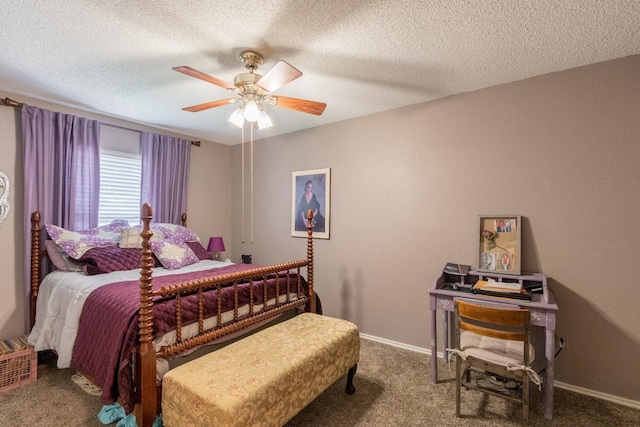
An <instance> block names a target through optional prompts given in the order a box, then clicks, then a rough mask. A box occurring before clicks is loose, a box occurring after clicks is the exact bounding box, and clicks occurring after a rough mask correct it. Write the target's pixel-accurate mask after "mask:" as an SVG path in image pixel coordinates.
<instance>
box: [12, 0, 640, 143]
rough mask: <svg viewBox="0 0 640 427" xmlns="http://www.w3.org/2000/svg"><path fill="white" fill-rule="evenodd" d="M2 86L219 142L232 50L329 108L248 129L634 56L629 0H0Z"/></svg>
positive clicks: (637, 37)
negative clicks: (255, 58)
mask: <svg viewBox="0 0 640 427" xmlns="http://www.w3.org/2000/svg"><path fill="white" fill-rule="evenodd" d="M0 1H1V3H0V4H1V9H2V13H1V16H0V40H1V43H0V46H1V48H0V90H2V91H5V92H8V93H12V94H16V96H15V100H17V101H20V97H19V96H18V95H25V96H29V97H34V98H37V99H43V100H47V101H51V102H55V103H58V104H63V105H68V106H73V107H77V108H80V109H85V110H88V111H93V112H99V113H104V114H107V115H110V116H114V117H120V118H126V119H128V120H131V121H134V122H140V123H144V124H149V125H152V126H156V127H159V128H161V129H166V130H172V131H176V132H180V133H184V134H187V135H189V136H191V137H193V138H196V139H206V140H212V141H217V142H221V143H224V144H236V143H239V142H240V131H239V129H238V128H236V127H234V126H233V125H231V124H230V123H228V122H227V118H228V117H229V115H230V114H231V113H232V112H233V110H234V108H235V106H233V105H227V106H223V107H218V108H214V109H210V110H206V111H202V112H198V113H190V112H185V111H182V109H181V108H182V107H186V106H191V105H194V104H200V103H204V102H208V101H213V100H217V99H222V98H228V97H229V96H230V95H231V96H233V94H232V93H230V92H227V91H225V90H224V89H222V88H220V87H218V86H214V85H212V84H210V83H207V82H204V81H202V80H198V79H195V78H192V77H188V76H186V75H184V74H180V73H177V72H175V71H173V70H172V69H171V68H172V67H174V66H179V65H188V66H190V67H192V68H195V69H197V70H200V71H203V72H205V73H208V74H210V75H212V76H215V77H217V78H219V79H221V80H224V81H226V82H230V83H233V78H234V76H235V75H236V74H239V73H241V72H245V71H246V70H245V69H244V68H243V66H242V63H241V62H240V60H239V59H238V55H239V53H240V52H241V51H242V50H245V49H246V48H253V49H256V50H258V51H259V52H261V53H262V54H263V55H264V56H265V63H264V64H263V66H262V67H260V69H259V70H258V73H260V74H264V73H265V72H266V71H267V70H268V69H269V68H271V66H273V65H274V64H275V63H276V62H277V60H279V59H283V60H285V61H287V62H289V63H290V64H292V65H293V66H295V67H297V68H298V69H300V70H301V71H302V72H303V73H304V74H303V76H302V77H300V78H299V79H297V80H295V81H293V82H291V83H289V84H287V85H285V86H284V87H282V88H280V89H278V90H277V91H275V92H274V93H275V94H276V95H282V96H288V97H296V98H303V99H308V100H313V101H320V102H325V103H327V108H326V110H325V112H324V114H323V115H322V116H315V115H310V114H304V113H300V112H296V111H291V110H286V109H282V108H277V107H271V106H269V107H267V108H268V113H269V115H270V116H271V117H272V119H273V122H274V127H272V128H270V129H267V130H264V131H257V133H256V135H255V138H256V139H258V138H262V137H266V136H272V135H276V134H282V133H288V132H293V131H296V130H300V129H305V128H310V127H314V126H319V125H323V124H326V123H331V122H336V121H340V120H344V119H348V118H353V117H358V116H364V115H367V114H371V113H375V112H379V111H384V110H389V109H393V108H398V107H402V106H405V105H410V104H416V103H421V102H426V101H430V100H433V99H437V98H442V97H445V96H449V95H453V94H457V93H462V92H468V91H473V90H477V89H481V88H485V87H489V86H494V85H497V84H501V83H507V82H511V81H515V80H521V79H525V78H528V77H532V76H536V75H541V74H545V73H549V72H553V71H560V70H564V69H568V68H573V67H577V66H581V65H586V64H591V63H595V62H601V61H606V60H609V59H614V58H619V57H624V56H629V55H634V54H638V53H640V1H636V0H608V1H607V0H600V1H596V0H536V1H521V0H477V1H461V0H421V1H419V0H412V1H411V0H407V1H383V0H349V1H345V0H323V1H316V2H310V1H307V0H274V1H247V0H243V1H238V0H232V1H216V2H213V1H212V2H207V1H201V0H200V1H194V0H180V1H175V0H154V1H149V0H122V1H114V0H110V1H106V0H103V1H94V2H87V1H84V0H76V1H74V0H58V1H55V2H54V1H24V2H23V1H9V0H0Z"/></svg>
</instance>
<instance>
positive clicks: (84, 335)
mask: <svg viewBox="0 0 640 427" xmlns="http://www.w3.org/2000/svg"><path fill="white" fill-rule="evenodd" d="M256 267H257V266H255V265H249V264H235V265H231V266H227V267H222V268H216V269H212V270H204V271H198V272H193V273H183V274H177V275H170V276H159V277H155V278H153V281H152V285H153V290H154V291H155V290H158V289H160V288H162V287H164V286H167V285H171V284H176V283H180V282H185V281H189V280H196V279H201V278H205V277H211V276H214V275H216V276H217V275H222V274H228V273H236V272H240V271H246V270H249V269H252V268H256ZM296 277H297V276H296V275H295V274H294V275H292V276H291V278H292V279H295V278H296ZM290 283H291V290H292V291H295V289H296V287H295V285H296V280H291V282H290ZM303 284H304V285H305V288H306V282H304V281H303ZM238 288H239V297H238V300H239V303H238V305H239V306H241V305H244V304H248V302H249V299H250V297H249V295H250V294H249V286H248V285H246V284H245V285H243V286H239V287H238ZM280 293H281V294H284V293H286V282H285V281H284V280H281V283H280ZM206 296H207V298H205V315H207V314H208V315H212V314H215V313H217V295H216V291H215V290H214V291H209V292H207V293H206ZM267 296H268V298H273V297H274V296H275V286H272V287H268V295H267ZM262 300H263V291H262V281H258V282H254V303H255V304H261V303H262ZM139 301H140V288H139V281H138V280H133V281H127V282H119V283H113V284H109V285H105V286H102V287H100V288H98V289H96V290H94V291H93V292H92V293H91V294H90V295H89V297H88V298H87V300H86V302H85V304H84V307H83V309H82V314H81V315H80V321H79V324H78V334H77V336H76V341H75V344H74V348H73V355H72V358H71V368H73V369H76V370H77V371H79V372H81V373H83V374H85V375H89V376H91V377H92V378H93V379H94V381H95V382H96V384H97V385H98V386H99V387H100V388H101V389H102V395H101V400H102V403H103V404H110V403H113V402H115V401H116V400H117V399H120V400H119V401H120V403H121V404H122V406H123V407H124V408H125V410H126V411H127V413H130V412H131V411H132V410H133V406H134V404H135V394H134V384H133V366H132V363H131V362H132V357H133V355H134V353H135V351H136V347H137V344H138V308H139ZM222 301H223V302H222V306H223V311H228V310H233V306H234V298H233V286H231V287H227V288H224V289H223V292H222ZM174 307H175V300H173V299H171V300H156V301H154V306H153V318H154V328H153V334H154V338H156V337H158V336H161V335H162V334H164V333H166V332H167V331H170V330H172V329H175V314H174V313H175V311H174ZM197 316H198V304H197V298H196V296H195V295H193V296H190V297H187V298H183V299H182V322H183V326H184V325H186V324H189V323H193V322H196V321H197V319H198V317H197Z"/></svg>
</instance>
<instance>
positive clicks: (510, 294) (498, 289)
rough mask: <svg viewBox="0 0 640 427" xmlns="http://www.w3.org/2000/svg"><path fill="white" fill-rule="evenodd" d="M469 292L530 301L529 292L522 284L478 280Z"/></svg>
mask: <svg viewBox="0 0 640 427" xmlns="http://www.w3.org/2000/svg"><path fill="white" fill-rule="evenodd" d="M471 292H473V293H474V294H481V295H490V296H494V297H505V298H515V299H524V300H531V292H529V290H528V289H527V288H526V287H525V286H524V285H523V284H522V283H520V282H497V281H495V280H493V279H491V278H489V279H487V280H478V281H477V282H476V283H475V284H474V285H473V287H472V288H471Z"/></svg>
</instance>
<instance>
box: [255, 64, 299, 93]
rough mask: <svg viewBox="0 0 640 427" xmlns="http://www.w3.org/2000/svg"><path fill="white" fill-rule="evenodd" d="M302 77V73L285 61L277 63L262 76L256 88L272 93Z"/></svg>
mask: <svg viewBox="0 0 640 427" xmlns="http://www.w3.org/2000/svg"><path fill="white" fill-rule="evenodd" d="M301 75H302V71H300V70H298V69H297V68H296V67H294V66H293V65H291V64H289V63H288V62H285V61H278V63H277V64H276V65H274V66H273V67H271V69H270V70H269V71H267V72H266V73H265V75H264V76H262V77H261V78H260V80H258V82H257V83H256V85H257V86H260V87H261V88H262V89H264V90H266V91H267V92H273V91H274V90H276V89H279V88H281V87H282V86H284V85H286V84H287V83H289V82H292V81H294V80H295V79H297V78H298V77H300V76H301Z"/></svg>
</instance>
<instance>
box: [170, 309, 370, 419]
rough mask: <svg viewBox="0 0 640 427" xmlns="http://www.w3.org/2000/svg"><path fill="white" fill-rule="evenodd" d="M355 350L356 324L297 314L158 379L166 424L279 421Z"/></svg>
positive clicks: (348, 363)
mask: <svg viewBox="0 0 640 427" xmlns="http://www.w3.org/2000/svg"><path fill="white" fill-rule="evenodd" d="M359 356H360V336H359V334H358V328H357V327H356V325H354V324H353V323H351V322H348V321H346V320H340V319H335V318H331V317H326V316H321V315H318V314H312V313H303V314H300V315H298V316H296V317H294V318H292V319H290V320H287V321H285V322H282V323H279V324H277V325H274V326H272V327H270V328H267V329H265V330H262V331H260V332H258V333H256V334H254V335H250V336H248V337H246V338H244V339H242V340H240V341H237V342H235V343H233V344H230V345H228V346H226V347H224V348H222V349H220V350H217V351H214V352H212V353H209V354H207V355H205V356H202V357H199V358H198V359H195V360H192V361H190V362H188V363H186V364H184V365H181V366H178V367H176V368H175V369H172V370H171V371H169V372H168V373H167V374H166V375H165V376H164V379H163V381H162V418H163V422H164V425H165V426H166V427H178V426H179V427H186V426H225V427H227V426H282V425H283V424H285V423H286V422H287V421H288V420H290V419H291V418H293V416H294V415H296V414H297V413H298V412H300V411H301V410H302V409H303V408H304V407H305V406H306V405H308V404H309V403H310V402H311V401H312V400H313V399H315V398H316V397H317V396H318V395H320V394H321V393H322V392H323V391H324V390H326V389H327V388H328V387H329V386H330V385H331V384H333V383H334V382H335V381H336V380H338V379H339V378H340V377H342V376H343V375H344V374H345V373H346V372H347V371H348V372H349V375H348V379H347V393H349V394H352V393H353V392H355V388H354V387H353V376H354V375H355V372H356V365H357V363H358V359H359Z"/></svg>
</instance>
